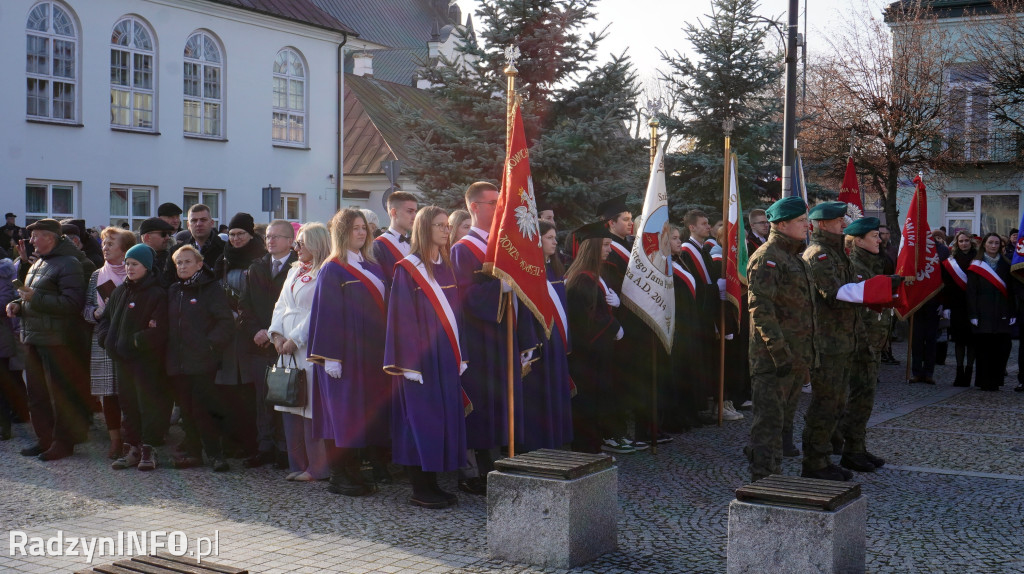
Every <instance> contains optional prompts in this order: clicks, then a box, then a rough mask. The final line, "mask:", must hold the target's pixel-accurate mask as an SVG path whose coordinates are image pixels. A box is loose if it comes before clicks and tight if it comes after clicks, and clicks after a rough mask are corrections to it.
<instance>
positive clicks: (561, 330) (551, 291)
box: [548, 281, 569, 346]
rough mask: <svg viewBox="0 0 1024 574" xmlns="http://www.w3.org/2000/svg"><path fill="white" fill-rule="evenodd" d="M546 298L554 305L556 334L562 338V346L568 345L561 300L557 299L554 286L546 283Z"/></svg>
mask: <svg viewBox="0 0 1024 574" xmlns="http://www.w3.org/2000/svg"><path fill="white" fill-rule="evenodd" d="M548 296H549V297H551V302H552V303H554V304H555V311H558V312H557V313H555V324H556V325H558V334H560V335H561V336H562V345H565V346H568V345H569V321H568V320H567V319H566V318H565V309H564V308H563V307H562V300H561V299H560V298H559V297H558V291H555V286H554V285H552V284H551V282H550V281H548Z"/></svg>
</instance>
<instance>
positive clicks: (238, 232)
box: [228, 231, 249, 237]
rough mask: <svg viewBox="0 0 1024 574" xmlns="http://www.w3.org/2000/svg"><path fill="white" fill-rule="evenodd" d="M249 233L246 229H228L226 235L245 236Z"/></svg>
mask: <svg viewBox="0 0 1024 574" xmlns="http://www.w3.org/2000/svg"><path fill="white" fill-rule="evenodd" d="M246 235H249V232H248V231H229V232H228V237H245V236H246Z"/></svg>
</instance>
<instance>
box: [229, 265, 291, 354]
mask: <svg viewBox="0 0 1024 574" xmlns="http://www.w3.org/2000/svg"><path fill="white" fill-rule="evenodd" d="M273 261H274V258H273V257H271V255H270V254H269V253H268V254H266V255H264V256H263V257H260V258H259V259H257V260H256V261H254V262H253V263H252V265H250V266H249V274H248V275H247V276H246V279H245V288H244V289H243V290H242V297H241V298H240V299H239V301H238V326H239V330H238V343H239V345H238V350H239V351H242V352H246V353H253V354H258V355H265V356H267V357H271V358H273V357H277V351H276V350H274V346H273V345H266V346H265V347H262V348H261V347H259V346H257V345H256V343H255V342H253V337H255V336H256V333H258V332H259V330H260V329H269V328H270V321H271V319H273V318H274V306H275V305H276V304H277V299H278V297H280V296H281V289H283V288H284V280H285V279H287V278H288V270H289V269H290V268H291V265H292V263H294V262H296V261H298V257H297V256H296V255H295V252H294V251H292V252H291V253H289V254H288V260H287V262H286V263H285V264H284V265H283V266H282V267H281V271H280V272H279V273H278V274H277V277H271V276H270V274H271V272H272V266H273V264H274V263H273Z"/></svg>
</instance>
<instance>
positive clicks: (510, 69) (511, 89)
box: [505, 44, 522, 142]
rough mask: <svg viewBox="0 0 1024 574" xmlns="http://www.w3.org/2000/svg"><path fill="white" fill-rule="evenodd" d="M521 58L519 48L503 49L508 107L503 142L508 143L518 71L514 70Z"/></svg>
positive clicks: (514, 46)
mask: <svg viewBox="0 0 1024 574" xmlns="http://www.w3.org/2000/svg"><path fill="white" fill-rule="evenodd" d="M520 56H522V52H520V51H519V46H516V45H515V44H511V45H509V46H508V47H507V48H505V62H506V64H507V65H506V66H505V76H506V77H507V78H508V106H507V108H506V109H507V115H508V119H507V120H506V121H505V125H506V129H505V141H506V142H510V141H511V140H512V106H513V104H514V103H515V98H516V76H518V75H519V70H518V69H517V68H516V61H517V60H518V59H519V57H520Z"/></svg>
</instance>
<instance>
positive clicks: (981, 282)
mask: <svg viewBox="0 0 1024 574" xmlns="http://www.w3.org/2000/svg"><path fill="white" fill-rule="evenodd" d="M983 265H984V263H983ZM996 274H997V275H999V277H1000V278H1001V279H1002V280H1003V282H1004V283H1005V284H1006V288H1007V292H1006V294H1005V295H1004V294H1003V291H1001V290H1000V289H999V288H997V287H995V286H994V285H993V284H992V283H990V282H989V281H988V280H987V279H985V278H984V277H982V276H981V275H979V274H978V273H974V272H973V271H968V272H967V316H968V318H969V319H977V320H978V324H977V325H976V326H975V327H974V333H975V334H1007V335H1008V334H1009V333H1010V318H1013V317H1016V313H1017V309H1016V300H1015V299H1016V297H1015V294H1014V293H1013V292H1011V291H1010V289H1012V288H1013V285H1012V283H1011V281H1014V279H1013V278H1012V277H1010V263H1009V262H1008V261H1007V260H1006V259H1005V258H1003V257H1001V256H1000V257H999V262H998V264H997V265H996Z"/></svg>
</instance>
